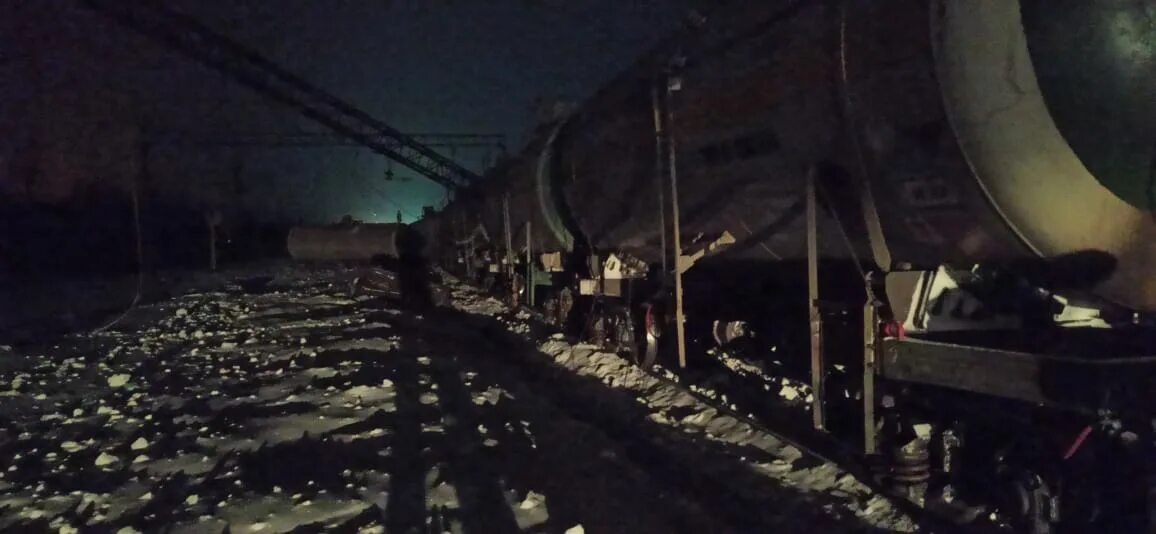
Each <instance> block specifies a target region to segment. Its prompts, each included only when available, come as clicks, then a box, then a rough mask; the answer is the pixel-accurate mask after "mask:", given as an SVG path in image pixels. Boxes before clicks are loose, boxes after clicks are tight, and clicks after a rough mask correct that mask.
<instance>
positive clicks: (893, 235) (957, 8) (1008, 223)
mask: <svg viewBox="0 0 1156 534" xmlns="http://www.w3.org/2000/svg"><path fill="white" fill-rule="evenodd" d="M1117 4H1118V5H1117ZM1125 4H1126V3H1122V2H1108V3H1107V4H1106V5H1105V10H1106V11H1104V12H1103V13H1101V12H1100V11H1097V12H1096V13H1095V15H1096V17H1091V19H1094V20H1095V21H1096V24H1095V25H1094V27H1092V28H1084V29H1082V30H1081V32H1083V33H1088V32H1092V33H1094V34H1095V35H1094V36H1093V37H1095V36H1096V35H1101V34H1102V35H1103V36H1108V37H1110V36H1111V35H1116V34H1115V33H1112V32H1109V31H1108V30H1109V29H1111V28H1109V26H1111V27H1112V28H1114V27H1115V26H1112V24H1116V25H1117V26H1118V25H1119V24H1123V22H1121V21H1120V20H1117V19H1118V18H1120V17H1117V16H1116V15H1118V14H1120V13H1125V14H1126V13H1128V12H1130V11H1129V10H1132V11H1134V10H1136V9H1140V8H1139V7H1137V6H1136V5H1134V4H1126V5H1125ZM1048 5H1050V4H1048ZM1043 6H1044V3H1042V2H1038V1H1035V0H1023V7H1024V9H1026V11H1024V13H1027V14H1028V15H1027V16H1028V18H1027V19H1024V20H1026V22H1027V23H1028V26H1029V28H1028V30H1029V31H1028V32H1027V33H1025V29H1024V23H1023V21H1021V2H1019V1H1013V2H1000V1H997V0H974V1H969V2H949V1H947V0H897V1H894V2H834V3H828V2H786V1H779V2H760V3H743V5H741V6H737V7H734V8H731V9H729V10H724V11H723V12H722V13H721V14H716V15H715V16H713V17H711V18H710V19H709V21H708V22H707V23H706V25H705V26H703V27H702V28H700V29H698V30H696V32H691V33H687V34H684V35H682V36H681V37H679V38H678V39H674V40H672V41H670V42H667V43H666V45H667V47H666V48H665V49H662V50H661V51H657V52H654V53H653V54H651V55H650V56H647V57H644V58H643V59H641V60H640V61H638V62H637V63H636V65H635V66H634V68H632V69H631V70H629V71H627V72H625V73H623V74H622V75H620V76H618V77H617V78H616V79H614V80H613V81H612V82H611V83H609V84H608V85H606V86H605V87H603V89H601V90H600V91H599V92H598V93H597V94H596V95H595V96H594V97H593V98H592V99H591V100H590V101H588V102H587V103H586V104H585V105H584V106H582V107H580V108H578V110H577V111H576V112H575V113H574V114H573V115H572V116H570V117H569V118H568V119H567V120H566V121H565V122H564V123H562V125H561V127H560V128H555V127H556V126H558V124H554V125H550V126H548V127H547V126H544V127H543V128H541V129H540V131H539V132H538V133H537V134H536V136H535V137H534V141H532V142H531V143H530V144H529V145H528V148H527V150H526V151H525V152H524V153H523V154H522V155H521V156H520V157H519V158H517V159H516V160H515V161H513V162H511V164H510V165H508V166H507V167H506V168H505V169H504V170H503V171H502V172H500V173H498V174H499V176H498V177H497V178H496V179H491V180H490V181H489V183H487V184H485V185H484V188H485V192H484V193H485V194H484V195H483V199H482V200H481V201H479V203H478V204H477V205H476V206H474V207H473V208H470V209H468V210H466V211H468V212H469V213H472V214H473V216H474V217H475V220H476V221H480V222H481V223H482V224H483V225H485V226H486V227H487V228H489V229H490V235H501V234H500V231H497V230H499V229H500V228H501V226H500V222H501V215H500V213H501V211H500V209H499V208H500V199H501V196H502V195H501V193H502V192H508V193H509V194H510V203H511V204H510V211H511V219H512V220H511V223H512V225H513V227H514V228H523V227H524V224H525V223H527V222H529V223H531V224H530V225H529V226H530V227H531V228H534V229H535V235H533V236H531V237H532V240H533V245H532V247H533V248H534V249H536V250H541V251H544V252H547V251H553V250H567V249H570V248H571V247H572V246H577V245H582V246H586V245H589V246H590V247H592V248H593V249H595V250H604V251H619V252H625V253H628V254H632V255H635V256H637V257H639V258H642V259H644V260H646V261H649V262H654V263H661V260H662V257H663V254H662V228H663V227H664V224H663V214H662V212H661V211H660V210H659V209H658V208H657V206H658V205H659V204H658V203H657V201H656V199H657V198H659V194H660V193H659V190H658V189H657V184H658V181H656V180H655V179H654V177H655V175H656V172H657V171H659V170H660V169H657V168H656V165H657V164H658V163H659V162H658V160H657V159H656V158H655V142H656V141H655V136H654V105H653V103H654V102H653V98H652V94H653V92H654V89H655V83H656V81H657V82H660V83H663V84H664V85H665V80H663V79H662V77H661V76H658V75H657V73H656V70H657V69H658V68H659V66H661V65H665V64H667V63H668V60H669V59H670V57H671V56H672V55H674V54H675V52H676V51H681V52H682V53H683V54H684V55H685V58H686V64H685V65H686V66H685V67H684V68H682V69H681V70H680V72H679V80H678V81H679V86H680V89H679V90H678V91H677V92H675V93H674V94H673V97H672V98H671V99H670V100H669V101H668V102H664V105H665V106H668V107H669V109H670V110H671V111H672V112H673V121H672V124H670V125H668V126H669V130H670V131H672V132H673V136H674V137H673V140H674V143H675V145H676V147H677V160H678V162H679V168H678V173H679V184H680V185H679V198H678V199H677V203H678V204H677V205H678V207H679V211H680V212H681V213H682V233H683V235H684V237H686V239H685V241H686V244H687V245H688V246H692V245H693V244H694V243H695V242H696V238H700V236H701V239H710V238H711V236H716V235H720V234H722V233H723V232H730V234H731V235H733V236H735V238H736V243H735V244H734V245H733V246H731V247H730V248H729V249H728V250H726V251H724V252H721V253H720V254H719V255H718V256H717V257H718V258H720V259H732V260H743V261H746V260H757V261H765V262H768V263H772V262H789V261H792V260H801V259H803V258H805V257H806V239H805V235H806V231H805V230H806V228H805V224H804V222H805V221H804V219H805V218H804V212H805V209H804V208H805V202H804V187H803V184H804V177H805V176H806V173H807V171H808V169H812V168H816V167H817V168H819V169H821V172H820V188H819V192H820V203H821V204H823V206H824V209H823V210H821V213H820V214H819V217H818V221H817V226H818V228H819V232H820V233H821V234H823V235H830V236H839V234H840V233H842V232H843V231H845V232H846V233H848V234H849V237H850V239H849V240H843V239H840V238H838V237H836V238H834V239H824V240H822V241H823V242H822V243H821V244H820V249H819V255H820V256H821V257H824V258H847V257H848V256H850V255H852V253H853V255H855V256H858V257H860V258H867V259H870V258H874V259H875V261H876V262H877V263H878V264H879V266H880V267H882V268H883V269H884V270H907V269H930V268H935V266H937V265H939V264H943V263H947V264H961V265H969V264H973V263H977V262H989V263H990V262H996V263H1004V264H1008V265H1016V264H1018V263H1019V262H1024V261H1034V260H1035V259H1038V258H1039V257H1041V256H1042V257H1044V258H1053V257H1062V256H1065V255H1069V254H1071V253H1075V252H1082V251H1088V250H1094V251H1099V252H1103V253H1105V255H1107V256H1110V257H1111V258H1113V259H1114V261H1115V263H1116V265H1115V271H1114V272H1113V273H1112V275H1111V276H1110V277H1109V278H1108V279H1107V280H1106V281H1105V282H1104V283H1102V284H1100V285H1099V286H1098V287H1096V288H1095V290H1096V291H1097V292H1098V293H1099V294H1101V295H1103V296H1106V297H1108V298H1110V299H1113V300H1116V301H1117V302H1120V303H1122V304H1125V305H1128V306H1131V307H1133V308H1136V309H1140V310H1156V277H1152V276H1149V269H1150V265H1152V264H1153V262H1154V261H1156V218H1154V217H1152V216H1151V210H1149V209H1146V207H1145V206H1146V204H1145V202H1144V199H1143V198H1140V200H1136V199H1135V198H1131V197H1129V198H1130V199H1131V200H1128V199H1123V198H1122V197H1119V196H1118V195H1122V194H1124V193H1121V192H1119V191H1117V189H1120V188H1125V189H1127V188H1129V187H1130V188H1131V189H1132V190H1137V191H1138V190H1140V189H1143V186H1144V184H1143V183H1140V184H1137V183H1136V180H1135V179H1127V180H1125V179H1121V180H1123V181H1122V182H1120V183H1116V182H1111V180H1109V178H1111V179H1116V178H1118V177H1115V178H1113V176H1115V175H1113V176H1108V174H1105V173H1106V172H1107V171H1104V172H1100V173H1099V174H1093V172H1095V169H1094V167H1096V166H1097V165H1102V162H1101V163H1099V164H1097V163H1096V161H1099V160H1096V158H1097V157H1099V158H1100V159H1101V160H1102V159H1104V157H1101V156H1103V154H1099V156H1097V155H1096V154H1093V152H1094V151H1093V150H1092V149H1091V148H1083V147H1085V145H1087V144H1088V143H1089V141H1088V140H1087V139H1088V138H1087V136H1086V135H1083V134H1081V135H1079V136H1076V137H1079V138H1080V139H1082V141H1080V142H1081V143H1083V144H1082V145H1081V146H1080V147H1077V150H1073V149H1072V147H1070V146H1069V145H1068V143H1067V141H1066V140H1065V136H1064V134H1063V132H1062V131H1061V129H1059V128H1058V127H1057V125H1056V123H1055V121H1054V120H1053V115H1052V113H1051V112H1049V109H1048V107H1047V106H1048V105H1051V106H1070V105H1072V104H1070V103H1067V104H1065V101H1064V95H1065V94H1066V93H1063V91H1068V93H1071V92H1072V91H1073V90H1074V89H1072V87H1070V85H1071V84H1073V83H1085V82H1081V81H1080V80H1081V78H1080V77H1078V76H1067V75H1066V74H1065V72H1066V71H1064V70H1063V68H1064V64H1065V62H1064V61H1057V60H1056V58H1057V57H1061V56H1064V55H1065V52H1064V51H1065V50H1068V49H1069V48H1071V46H1070V45H1072V42H1071V39H1072V38H1075V37H1069V36H1067V34H1066V33H1065V32H1064V31H1062V30H1063V28H1062V27H1059V26H1055V25H1063V24H1071V23H1072V22H1071V20H1073V16H1066V17H1054V18H1049V17H1045V16H1041V15H1039V13H1042V12H1043V11H1044V10H1045V8H1044V7H1043ZM1069 7H1070V6H1069ZM1072 9H1076V8H1071V9H1069V11H1071V10H1072ZM1079 9H1084V8H1079ZM1079 9H1076V11H1079ZM1088 9H1090V8H1088ZM1069 15H1071V13H1069ZM1101 15H1102V16H1101ZM1097 17H1099V18H1097ZM1113 17H1115V18H1113ZM1077 18H1079V17H1077ZM1083 18H1088V17H1083ZM1129 20H1130V19H1129ZM1064 21H1067V22H1064ZM1125 29H1129V31H1127V32H1122V33H1120V32H1117V33H1120V35H1123V37H1119V36H1117V37H1119V38H1115V37H1113V38H1111V39H1109V38H1108V37H1104V38H1103V39H1099V40H1097V39H1089V42H1090V43H1092V45H1093V46H1094V47H1096V48H1095V49H1094V50H1090V51H1089V53H1088V54H1087V55H1085V56H1081V57H1080V58H1078V59H1080V61H1085V62H1090V63H1089V65H1090V67H1095V69H1098V70H1097V72H1101V71H1102V72H1107V73H1114V74H1119V75H1120V76H1121V77H1122V78H1121V80H1123V81H1121V82H1120V83H1124V82H1127V81H1128V80H1132V81H1133V82H1135V81H1136V80H1145V79H1146V78H1144V76H1146V75H1145V74H1143V73H1144V72H1149V70H1150V69H1148V65H1150V64H1151V62H1152V61H1156V55H1151V54H1147V52H1146V51H1147V50H1150V49H1156V46H1149V44H1150V43H1152V42H1156V29H1153V28H1152V27H1151V26H1150V25H1148V26H1144V25H1139V26H1137V25H1135V24H1133V25H1131V26H1129V27H1128V28H1125ZM1076 33H1077V34H1080V35H1082V34H1083V33H1080V32H1076ZM1150 33H1152V34H1153V36H1151V38H1149V37H1150V36H1149V35H1148V34H1150ZM1073 35H1076V34H1073ZM1065 39H1066V40H1065ZM1128 39H1132V41H1135V43H1133V44H1135V46H1132V48H1127V46H1125V45H1128V46H1131V45H1129V43H1130V42H1132V41H1128ZM1029 45H1030V46H1029ZM1109 45H1110V46H1118V47H1123V48H1120V50H1117V51H1115V52H1111V51H1104V50H1100V48H1103V47H1105V46H1109ZM1065 47H1067V48H1065ZM1132 49H1135V50H1136V51H1137V53H1136V54H1130V55H1129V54H1124V52H1126V51H1127V50H1132ZM1109 52H1111V53H1109ZM1057 54H1059V56H1057ZM1066 54H1067V55H1071V53H1070V50H1068V52H1066ZM1137 54H1139V55H1137ZM1033 62H1035V63H1038V64H1040V65H1043V66H1044V67H1046V69H1045V71H1043V72H1044V75H1045V76H1044V78H1042V80H1043V82H1040V83H1037V80H1036V72H1035V70H1033ZM1129 69H1131V70H1129ZM1145 69H1148V70H1145ZM1133 71H1135V72H1133ZM1116 81H1120V80H1116ZM1041 83H1042V84H1044V85H1046V87H1047V88H1049V89H1048V91H1046V92H1047V93H1048V94H1045V95H1043V96H1041ZM1087 83H1091V82H1087ZM1057 84H1059V85H1057ZM1063 84H1068V85H1067V86H1065V85H1063ZM1125 86H1127V84H1125ZM1055 87H1060V89H1054V88H1055ZM1112 87H1113V88H1114V87H1116V86H1115V85H1113V86H1112ZM1145 87H1146V86H1145ZM663 89H665V87H663ZM1092 89H1095V88H1094V87H1093V88H1092ZM1048 95H1053V96H1048ZM1054 95H1058V96H1054ZM1097 95H1100V96H1099V97H1097V98H1100V97H1102V96H1103V94H1101V93H1097ZM1045 97H1047V99H1050V100H1049V101H1048V102H1045V99H1046V98H1045ZM1069 100H1070V99H1069ZM1099 101H1100V102H1101V104H1104V103H1105V102H1112V101H1113V100H1112V99H1107V100H1104V98H1100V100H1099ZM1101 107H1103V106H1101ZM1057 109H1058V112H1057V113H1056V115H1055V116H1056V117H1060V118H1062V121H1061V122H1063V123H1064V124H1069V126H1064V124H1060V126H1064V127H1065V128H1068V129H1069V130H1071V128H1072V126H1070V123H1072V121H1077V119H1079V117H1080V115H1079V114H1078V113H1076V114H1073V113H1070V112H1069V111H1068V110H1067V108H1063V107H1061V108H1057ZM1085 111H1086V110H1085ZM1123 115H1124V116H1127V113H1124V114H1123ZM1112 116H1113V117H1119V116H1121V113H1118V112H1115V111H1113V114H1112ZM1072 117H1075V118H1072ZM1077 122H1078V121H1077ZM1141 122H1142V124H1140V126H1136V127H1135V128H1132V129H1131V130H1128V131H1129V132H1133V131H1141V130H1142V132H1141V133H1143V132H1146V131H1147V130H1145V129H1144V128H1147V126H1144V124H1147V123H1146V122H1143V121H1141ZM1129 124H1132V123H1129ZM1133 126H1135V125H1133ZM1141 126H1142V128H1141ZM1137 128H1139V130H1137ZM1072 135H1075V134H1072ZM1129 135H1131V134H1129ZM1133 137H1135V136H1133ZM1135 144H1136V143H1131V144H1130V145H1128V146H1132V145H1135ZM1136 146H1139V145H1136ZM1093 148H1094V147H1093ZM1085 153H1086V154H1087V155H1088V157H1089V158H1091V160H1089V161H1092V163H1093V165H1092V167H1093V170H1089V167H1086V166H1085V164H1084V162H1083V160H1081V156H1084V155H1085ZM1140 155H1141V156H1144V154H1140ZM1139 157H1140V156H1136V157H1133V158H1131V159H1128V160H1127V161H1128V162H1130V163H1128V164H1129V165H1131V167H1129V168H1130V169H1132V170H1131V171H1129V172H1132V171H1135V170H1136V168H1139V167H1138V165H1139V164H1138V163H1136V162H1137V161H1140V160H1139V159H1136V158H1139ZM1145 157H1146V156H1145ZM1093 160H1095V161H1093ZM1113 172H1115V171H1113ZM1121 172H1123V171H1121ZM1117 174H1119V173H1117ZM1132 174H1136V172H1132ZM1101 175H1102V176H1101ZM832 176H834V177H835V178H832ZM1105 180H1107V182H1105ZM1128 180H1131V181H1128ZM1149 181H1151V180H1149ZM1109 182H1111V183H1109ZM1117 182H1119V180H1117ZM1105 183H1107V184H1108V185H1111V186H1112V187H1108V186H1106V185H1105ZM1113 188H1115V189H1113ZM1137 188H1140V189H1137ZM1149 189H1153V188H1152V187H1149ZM1132 192H1133V193H1135V191H1132ZM1141 193H1143V191H1141ZM1132 196H1133V197H1134V196H1136V195H1132ZM1141 196H1142V195H1141ZM1137 203H1139V207H1137ZM832 211H836V212H837V213H838V215H839V219H840V220H839V221H836V220H835V219H834V218H832V217H831V216H830V213H831V212H832ZM666 219H667V222H666V225H665V226H666V228H667V231H668V232H669V231H670V228H669V217H667V218H666ZM462 224H463V225H465V226H469V224H466V223H462ZM475 224H476V223H475ZM560 225H561V226H562V227H564V228H565V230H567V231H566V232H560V231H559V230H558V228H559V226H560ZM539 233H540V234H539ZM571 234H572V237H573V241H576V242H573V241H571V240H569V239H567V235H571ZM513 241H514V242H516V243H523V242H525V239H524V236H521V235H515V236H513ZM846 241H851V242H850V243H849V244H848V243H847V242H846ZM1094 274H1095V273H1091V272H1089V273H1088V275H1087V276H1085V277H1084V278H1086V279H1089V280H1091V279H1093V278H1094Z"/></svg>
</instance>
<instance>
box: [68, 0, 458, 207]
mask: <svg viewBox="0 0 1156 534" xmlns="http://www.w3.org/2000/svg"><path fill="white" fill-rule="evenodd" d="M82 1H83V3H84V4H85V5H87V6H88V7H90V8H93V9H95V10H97V11H99V12H101V13H104V14H105V15H108V16H109V17H110V18H112V19H113V20H116V21H117V22H119V23H121V24H123V25H125V26H127V27H129V28H132V29H133V30H136V31H137V32H140V33H141V34H143V35H145V36H147V37H149V38H151V39H154V40H156V41H159V42H161V43H163V44H165V45H167V46H169V47H171V48H173V49H175V50H177V51H178V52H180V53H182V54H184V55H186V56H188V57H190V58H193V59H195V60H197V61H199V62H201V63H203V64H205V65H206V66H209V67H211V68H213V69H216V70H218V71H220V72H221V73H223V74H225V75H226V76H228V77H229V78H231V79H233V80H235V81H237V82H240V83H242V84H244V85H246V86H248V87H249V88H251V89H253V90H255V91H257V92H258V93H260V94H262V95H263V96H265V97H267V98H270V99H273V100H276V101H278V102H281V103H282V104H285V105H287V106H289V107H291V108H293V109H295V110H296V111H298V112H300V113H301V114H302V115H305V116H306V117H309V118H310V119H313V120H314V121H316V122H318V123H320V124H322V125H324V126H325V127H327V128H329V129H331V130H333V131H334V132H336V133H337V134H339V135H341V136H344V137H346V138H348V139H349V140H351V141H353V142H355V143H357V144H359V145H361V146H364V147H367V148H369V149H370V150H373V151H374V152H377V153H379V154H381V155H383V156H386V157H388V158H390V159H392V160H394V161H396V162H398V163H400V164H402V165H404V166H406V167H408V168H410V169H412V170H414V171H416V172H417V173H418V174H420V175H422V176H424V177H426V178H429V179H430V180H432V181H434V182H435V183H437V184H439V185H441V186H443V187H445V188H446V189H448V190H451V191H456V190H458V189H461V188H463V187H465V186H466V185H468V184H469V183H470V182H472V181H473V180H475V179H477V178H478V175H477V174H476V173H474V172H473V171H470V170H469V169H466V168H465V167H463V166H461V165H459V164H457V163H456V162H454V161H453V160H452V159H450V158H448V157H445V156H443V155H441V154H439V153H438V152H437V151H435V150H434V149H433V148H431V147H430V146H428V145H426V144H424V143H422V142H421V141H419V140H417V139H415V138H414V137H412V136H410V135H407V134H405V133H402V132H401V131H399V130H397V129H396V128H394V127H392V126H390V125H388V124H386V123H385V122H383V121H381V120H379V119H377V118H374V117H373V116H371V115H369V114H368V113H366V112H365V111H362V110H360V109H358V108H357V107H355V106H353V105H352V104H350V103H348V102H346V101H344V100H341V99H340V98H338V97H336V96H334V95H332V94H330V93H328V92H326V91H324V90H322V89H321V88H319V87H317V86H315V85H313V84H311V83H309V82H307V81H305V80H304V79H302V78H301V77H299V76H297V75H295V74H293V73H291V72H289V71H288V70H286V69H285V68H283V67H281V66H280V65H278V64H276V63H274V62H273V61H271V60H269V59H268V58H265V57H264V56H262V55H260V54H258V53H257V52H255V51H253V50H251V49H249V48H247V47H245V46H244V45H242V44H240V43H238V42H236V41H234V40H233V39H231V38H229V37H227V36H225V35H223V34H221V33H219V32H217V31H215V30H213V29H211V28H209V27H208V26H206V25H204V24H203V23H201V22H200V21H198V20H196V19H194V18H193V17H190V16H188V15H186V14H183V13H179V12H177V11H174V10H173V9H171V8H169V7H167V6H165V5H163V4H162V3H160V2H158V1H156V0H82Z"/></svg>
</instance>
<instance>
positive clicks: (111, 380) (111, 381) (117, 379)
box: [108, 374, 131, 388]
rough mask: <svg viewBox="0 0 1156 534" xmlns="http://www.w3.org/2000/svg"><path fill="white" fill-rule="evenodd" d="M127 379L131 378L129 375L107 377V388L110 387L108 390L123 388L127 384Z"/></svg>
mask: <svg viewBox="0 0 1156 534" xmlns="http://www.w3.org/2000/svg"><path fill="white" fill-rule="evenodd" d="M129 378H131V377H130V376H129V375H125V374H119V375H112V376H110V377H108V387H110V388H119V387H124V385H125V384H128V379H129Z"/></svg>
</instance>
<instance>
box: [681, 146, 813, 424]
mask: <svg viewBox="0 0 1156 534" xmlns="http://www.w3.org/2000/svg"><path fill="white" fill-rule="evenodd" d="M806 196H807V295H808V301H807V302H808V303H809V312H810V324H811V399H812V400H811V415H812V424H814V426H815V429H816V430H824V429H825V428H826V426H827V425H826V418H825V414H824V411H825V410H824V406H823V400H824V393H825V392H824V387H823V382H824V376H823V375H824V370H825V365H824V362H823V318H822V314H821V313H820V310H819V219H818V206H817V203H816V199H815V172H814V170H813V169H812V170H810V171H808V172H807V193H806ZM675 235H677V234H675Z"/></svg>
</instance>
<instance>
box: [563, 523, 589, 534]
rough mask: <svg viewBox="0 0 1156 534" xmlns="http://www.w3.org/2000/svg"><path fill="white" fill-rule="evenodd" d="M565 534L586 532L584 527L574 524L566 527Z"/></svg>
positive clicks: (583, 533) (584, 533) (582, 533)
mask: <svg viewBox="0 0 1156 534" xmlns="http://www.w3.org/2000/svg"><path fill="white" fill-rule="evenodd" d="M565 534H586V529H584V528H582V525H580V524H579V525H574V526H572V527H570V528H568V529H566V533H565Z"/></svg>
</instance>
